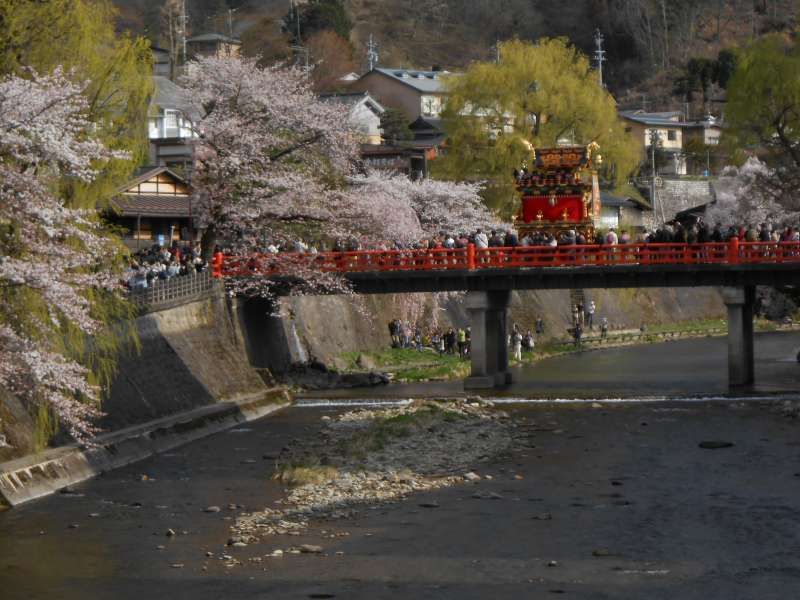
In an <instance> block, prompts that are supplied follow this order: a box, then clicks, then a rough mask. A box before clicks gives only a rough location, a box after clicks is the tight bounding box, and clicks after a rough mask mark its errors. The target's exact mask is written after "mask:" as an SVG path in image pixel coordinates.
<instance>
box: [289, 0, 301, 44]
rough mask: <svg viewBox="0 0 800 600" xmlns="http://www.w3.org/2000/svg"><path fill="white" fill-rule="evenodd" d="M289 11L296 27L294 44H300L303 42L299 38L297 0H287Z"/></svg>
mask: <svg viewBox="0 0 800 600" xmlns="http://www.w3.org/2000/svg"><path fill="white" fill-rule="evenodd" d="M289 12H290V13H291V14H292V16H293V17H294V22H295V27H296V38H295V44H296V45H298V46H300V45H301V44H302V43H303V42H302V41H301V40H300V8H299V7H298V6H297V0H289Z"/></svg>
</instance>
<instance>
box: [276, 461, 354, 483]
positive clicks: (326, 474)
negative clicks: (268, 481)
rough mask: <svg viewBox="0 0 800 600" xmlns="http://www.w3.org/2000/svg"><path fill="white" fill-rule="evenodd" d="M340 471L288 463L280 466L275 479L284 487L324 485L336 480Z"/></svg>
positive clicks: (305, 464) (317, 465) (318, 466)
mask: <svg viewBox="0 0 800 600" xmlns="http://www.w3.org/2000/svg"><path fill="white" fill-rule="evenodd" d="M338 474H339V471H338V470H337V469H336V468H335V467H331V466H329V465H322V464H319V463H308V462H288V463H285V464H280V465H278V467H277V469H276V470H275V474H274V475H273V476H272V478H273V479H275V480H277V481H280V482H281V483H283V484H284V485H288V486H290V487H296V486H300V485H305V484H307V483H324V482H326V481H330V480H331V479H335V478H336V476H337V475H338Z"/></svg>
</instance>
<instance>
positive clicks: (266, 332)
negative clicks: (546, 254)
mask: <svg viewBox="0 0 800 600" xmlns="http://www.w3.org/2000/svg"><path fill="white" fill-rule="evenodd" d="M586 299H587V302H588V301H589V300H591V299H594V301H595V303H596V304H597V313H596V318H597V320H598V321H599V319H601V318H602V317H607V318H608V320H609V323H610V325H611V326H612V328H615V329H623V328H631V327H632V328H637V329H638V327H639V326H640V325H641V324H642V323H644V324H646V325H654V324H660V323H671V322H676V321H687V320H696V319H706V318H718V317H722V316H723V315H724V314H725V311H724V306H723V304H722V301H721V299H720V296H719V292H718V291H717V290H716V289H714V288H669V289H653V288H649V289H644V288H643V289H631V290H624V289H623V290H602V289H599V290H586ZM462 300H463V294H438V295H436V296H434V295H432V294H427V295H420V296H419V297H417V298H413V299H411V300H410V301H409V300H408V297H406V299H405V300H404V297H403V296H400V295H384V296H377V295H376V296H365V297H357V298H347V297H343V296H324V297H304V298H286V299H284V300H282V301H281V305H280V307H279V311H278V312H279V315H280V316H277V317H276V316H272V315H271V313H273V312H274V310H273V307H272V306H270V305H268V304H267V303H265V302H263V301H252V300H251V301H247V302H241V303H239V305H238V310H239V312H240V314H241V315H242V322H243V329H244V330H245V331H247V332H248V336H249V340H248V351H249V353H250V355H251V360H252V361H253V364H254V365H256V366H258V367H262V368H268V369H270V370H272V371H273V372H277V373H281V372H284V371H285V370H286V369H287V368H288V366H289V365H290V364H292V363H293V362H303V361H305V360H308V359H316V360H319V361H322V362H324V363H326V364H328V365H333V364H334V358H335V357H336V356H337V355H338V354H341V353H342V352H356V351H360V350H380V349H383V348H386V347H387V346H388V344H389V334H388V328H387V325H388V322H389V321H390V320H391V319H393V318H406V317H407V316H408V315H407V313H405V312H404V310H403V304H404V302H405V303H407V304H410V305H411V306H412V307H413V310H412V313H413V314H419V315H421V316H422V317H421V321H422V322H424V323H431V322H433V318H434V315H436V318H438V321H439V322H440V323H441V324H442V325H450V324H453V325H455V326H459V327H464V326H466V325H468V319H467V314H466V311H465V310H464V308H463V305H462ZM537 317H542V318H543V319H544V321H545V333H546V337H556V338H562V337H564V335H565V332H566V329H567V328H568V327H569V326H570V325H571V320H572V311H571V300H570V291H569V290H542V291H536V292H530V291H524V292H514V293H513V294H512V303H511V309H510V318H511V319H512V321H513V322H516V323H519V324H520V325H521V326H522V327H524V328H530V329H533V327H534V323H535V321H536V318H537Z"/></svg>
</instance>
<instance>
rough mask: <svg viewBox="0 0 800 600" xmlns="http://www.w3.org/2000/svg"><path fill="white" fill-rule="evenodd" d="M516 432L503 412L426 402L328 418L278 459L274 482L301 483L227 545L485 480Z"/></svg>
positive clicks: (238, 527)
mask: <svg viewBox="0 0 800 600" xmlns="http://www.w3.org/2000/svg"><path fill="white" fill-rule="evenodd" d="M515 429H516V427H515V425H514V424H513V423H512V422H511V420H510V419H509V418H508V415H507V414H506V413H505V412H503V411H501V410H498V409H495V408H493V407H491V406H490V405H488V404H486V403H481V402H466V401H455V402H448V403H439V402H433V401H425V402H422V401H420V402H415V403H412V404H411V405H409V406H405V407H402V408H386V409H377V410H375V409H362V410H354V411H350V412H345V413H343V414H341V415H338V416H336V417H330V416H324V417H322V429H321V431H320V432H319V435H318V436H317V437H316V439H314V440H311V441H309V440H304V441H303V442H302V443H299V444H296V445H293V446H287V447H284V450H283V452H282V454H281V456H280V458H279V459H278V463H277V468H276V477H277V478H280V477H284V478H286V479H287V480H289V482H290V483H292V482H293V483H296V484H299V485H295V486H294V487H291V488H290V489H289V490H288V493H287V496H286V498H284V499H280V500H277V501H276V506H275V507H268V508H265V509H263V510H260V511H256V512H252V513H247V514H243V515H240V517H239V518H238V519H237V520H236V523H235V524H234V525H233V526H232V527H231V534H232V537H231V538H230V540H229V544H242V543H244V544H249V543H253V542H255V541H257V540H258V539H260V538H263V537H265V536H269V535H281V534H290V535H298V534H300V533H302V532H303V531H305V530H306V529H307V528H308V527H309V521H310V520H311V519H315V520H332V519H343V518H348V517H353V516H355V515H356V514H358V512H359V511H362V510H364V509H365V508H366V507H368V506H374V505H376V504H382V503H388V502H395V501H397V500H399V499H402V498H405V497H407V496H409V495H411V494H414V493H416V492H423V491H428V490H434V489H440V488H445V487H450V486H453V485H458V484H463V483H469V482H471V481H475V480H479V479H480V478H481V476H480V475H479V474H477V473H476V472H475V471H477V470H479V466H480V465H481V464H482V463H484V462H486V461H489V460H493V459H495V458H497V457H499V456H500V455H502V454H503V453H506V452H508V451H510V450H511V448H512V445H513V441H514V431H515ZM306 480H308V481H306ZM435 507H436V506H435V505H431V506H429V508H435Z"/></svg>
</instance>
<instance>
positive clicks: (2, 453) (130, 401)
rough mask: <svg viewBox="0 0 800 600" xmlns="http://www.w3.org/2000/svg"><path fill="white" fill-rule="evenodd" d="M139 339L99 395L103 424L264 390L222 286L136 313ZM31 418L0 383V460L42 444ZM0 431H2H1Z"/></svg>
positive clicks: (123, 423)
mask: <svg viewBox="0 0 800 600" xmlns="http://www.w3.org/2000/svg"><path fill="white" fill-rule="evenodd" d="M136 330H137V332H138V335H139V339H140V341H141V347H140V348H139V349H133V348H129V349H127V350H125V351H123V353H122V354H121V355H120V356H119V362H118V368H117V373H116V376H115V378H114V381H113V384H112V386H111V389H110V391H109V393H108V394H107V395H106V398H105V399H104V402H103V407H102V409H103V412H104V413H105V417H104V418H103V420H102V421H101V423H100V426H101V428H102V429H103V430H105V431H108V432H113V431H117V430H120V429H123V428H128V427H131V426H135V425H140V424H143V423H146V422H149V421H153V420H156V419H163V418H167V417H170V416H172V415H177V414H181V413H185V412H186V411H191V410H195V409H199V408H202V407H208V406H211V405H214V404H221V403H231V402H233V403H242V402H248V401H250V400H253V399H257V398H259V397H260V396H264V395H266V394H267V393H268V389H267V386H266V385H265V384H264V382H263V381H262V379H261V377H259V375H258V373H257V372H256V371H255V370H254V369H252V368H251V367H250V364H249V361H248V358H247V354H246V352H245V346H244V341H243V335H242V332H241V330H240V329H239V321H238V319H237V318H235V315H234V313H233V312H231V310H230V307H229V305H228V302H227V300H226V297H225V294H224V292H223V290H222V289H221V288H215V289H214V290H213V291H211V292H210V293H208V294H205V295H204V296H203V297H201V298H198V299H195V300H194V301H191V302H188V303H185V304H182V305H178V306H173V307H172V308H168V309H165V310H154V311H151V312H148V313H146V314H143V315H142V316H140V317H138V318H137V319H136ZM36 429H37V427H36V423H35V419H34V418H32V416H31V415H30V414H29V412H28V410H26V409H25V408H24V407H23V406H22V404H21V403H20V402H19V401H18V400H17V399H16V398H14V397H12V396H10V395H9V394H2V390H0V435H4V436H5V440H6V444H7V445H4V446H2V447H0V462H2V461H6V460H9V459H13V458H17V457H20V456H24V455H27V454H30V453H31V452H34V451H36V450H41V448H37V447H36V446H37V443H36ZM0 439H2V438H0Z"/></svg>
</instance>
